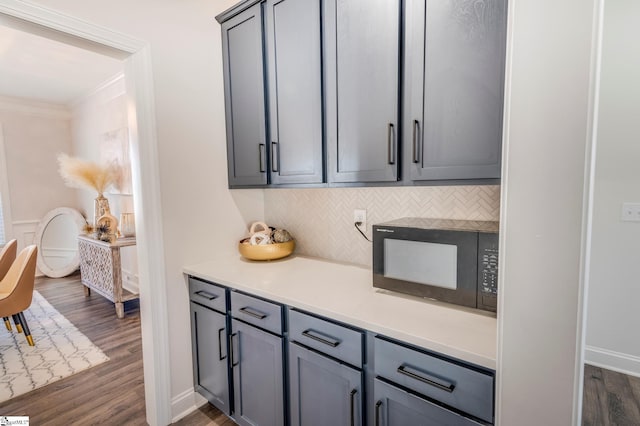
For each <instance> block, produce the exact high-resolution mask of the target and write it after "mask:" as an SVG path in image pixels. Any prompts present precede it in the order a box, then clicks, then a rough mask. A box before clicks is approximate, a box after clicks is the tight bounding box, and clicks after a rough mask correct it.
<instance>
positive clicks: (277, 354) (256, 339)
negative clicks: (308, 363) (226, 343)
mask: <svg viewBox="0 0 640 426" xmlns="http://www.w3.org/2000/svg"><path fill="white" fill-rule="evenodd" d="M232 330H233V332H232V335H231V345H232V351H231V353H232V357H231V363H232V367H231V368H232V370H233V386H234V410H235V413H234V419H235V421H236V422H237V423H238V424H240V425H246V426H249V425H259V426H280V425H283V424H284V391H285V389H284V379H283V365H282V360H283V358H282V338H281V337H276V336H274V335H272V334H269V333H267V332H265V331H262V330H259V329H257V328H255V327H252V326H250V325H247V324H244V323H242V322H240V321H237V320H235V319H234V320H232Z"/></svg>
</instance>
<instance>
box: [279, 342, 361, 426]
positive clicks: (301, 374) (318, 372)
mask: <svg viewBox="0 0 640 426" xmlns="http://www.w3.org/2000/svg"><path fill="white" fill-rule="evenodd" d="M289 380H290V395H291V424H292V425H294V426H298V425H305V426H324V425H332V426H340V425H344V426H355V425H360V424H362V401H363V399H362V398H363V397H362V372H361V371H358V370H355V369H353V368H351V367H348V366H346V365H344V364H341V363H339V362H337V361H334V360H332V359H330V358H327V357H324V356H322V355H319V354H317V353H315V352H312V351H310V350H308V349H305V348H303V347H301V346H299V345H297V344H290V345H289Z"/></svg>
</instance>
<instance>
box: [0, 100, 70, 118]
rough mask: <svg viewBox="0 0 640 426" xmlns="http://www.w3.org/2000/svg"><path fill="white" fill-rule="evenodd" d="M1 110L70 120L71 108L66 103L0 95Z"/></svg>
mask: <svg viewBox="0 0 640 426" xmlns="http://www.w3.org/2000/svg"><path fill="white" fill-rule="evenodd" d="M0 111H8V112H14V113H18V114H23V115H29V116H32V117H43V118H54V119H59V120H70V119H71V110H70V109H69V108H68V107H67V106H66V105H60V104H53V103H48V102H41V101H33V100H30V99H25V98H14V97H11V96H2V95H0Z"/></svg>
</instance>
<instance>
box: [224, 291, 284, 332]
mask: <svg viewBox="0 0 640 426" xmlns="http://www.w3.org/2000/svg"><path fill="white" fill-rule="evenodd" d="M231 315H232V316H233V317H234V318H238V319H239V320H242V321H244V322H248V323H249V324H253V325H255V326H257V327H260V328H263V329H265V330H268V331H271V332H272V333H276V334H282V306H281V305H278V304H275V303H272V302H268V301H266V300H262V299H258V298H257V297H253V296H249V295H248V294H243V293H238V292H235V291H232V292H231Z"/></svg>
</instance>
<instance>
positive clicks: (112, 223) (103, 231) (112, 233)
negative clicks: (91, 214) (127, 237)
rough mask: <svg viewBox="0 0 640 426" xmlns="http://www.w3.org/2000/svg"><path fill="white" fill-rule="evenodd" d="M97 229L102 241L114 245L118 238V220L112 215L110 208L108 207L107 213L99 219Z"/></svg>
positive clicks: (98, 236)
mask: <svg viewBox="0 0 640 426" xmlns="http://www.w3.org/2000/svg"><path fill="white" fill-rule="evenodd" d="M96 229H97V230H98V232H97V238H98V239H99V240H100V241H105V242H108V243H113V242H115V240H116V238H118V219H116V217H115V216H114V215H112V214H111V210H110V209H109V206H106V208H105V213H104V214H103V215H102V216H100V218H99V219H98V221H97V223H96Z"/></svg>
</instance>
